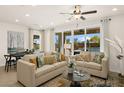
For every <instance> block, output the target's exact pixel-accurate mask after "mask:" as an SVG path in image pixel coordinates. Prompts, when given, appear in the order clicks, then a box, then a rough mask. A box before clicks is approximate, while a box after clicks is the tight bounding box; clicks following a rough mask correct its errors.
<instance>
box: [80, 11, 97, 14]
mask: <svg viewBox="0 0 124 93" xmlns="http://www.w3.org/2000/svg"><path fill="white" fill-rule="evenodd" d="M92 13H97V10H93V11H87V12H82V13H81V14H82V15H85V14H92Z"/></svg>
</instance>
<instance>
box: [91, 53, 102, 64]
mask: <svg viewBox="0 0 124 93" xmlns="http://www.w3.org/2000/svg"><path fill="white" fill-rule="evenodd" d="M103 58H104V53H102V52H100V53H99V54H96V55H95V57H94V59H93V61H94V62H95V63H98V64H101V63H102V59H103Z"/></svg>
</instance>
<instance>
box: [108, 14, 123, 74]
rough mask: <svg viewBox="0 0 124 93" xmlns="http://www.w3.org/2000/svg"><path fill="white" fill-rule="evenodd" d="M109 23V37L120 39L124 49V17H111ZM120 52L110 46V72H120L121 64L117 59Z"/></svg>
mask: <svg viewBox="0 0 124 93" xmlns="http://www.w3.org/2000/svg"><path fill="white" fill-rule="evenodd" d="M111 19H112V20H111V22H110V23H109V37H110V38H111V39H113V38H114V37H115V36H116V37H118V38H119V39H120V40H121V42H122V43H123V47H124V15H119V16H113V17H111ZM118 53H119V52H118V51H117V50H116V49H115V48H113V47H112V46H110V71H113V72H120V71H119V70H120V62H119V60H118V59H117V58H116V56H117V55H118Z"/></svg>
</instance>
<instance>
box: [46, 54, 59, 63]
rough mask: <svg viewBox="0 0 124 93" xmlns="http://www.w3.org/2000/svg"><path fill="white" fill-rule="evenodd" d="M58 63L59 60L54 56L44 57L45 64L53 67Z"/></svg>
mask: <svg viewBox="0 0 124 93" xmlns="http://www.w3.org/2000/svg"><path fill="white" fill-rule="evenodd" d="M56 62H57V60H56V58H55V56H54V55H50V56H44V63H45V64H49V65H51V64H54V63H56Z"/></svg>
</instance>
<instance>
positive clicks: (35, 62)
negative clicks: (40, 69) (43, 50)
mask: <svg viewBox="0 0 124 93" xmlns="http://www.w3.org/2000/svg"><path fill="white" fill-rule="evenodd" d="M30 63H32V64H35V66H36V69H37V61H36V58H33V59H30Z"/></svg>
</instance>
